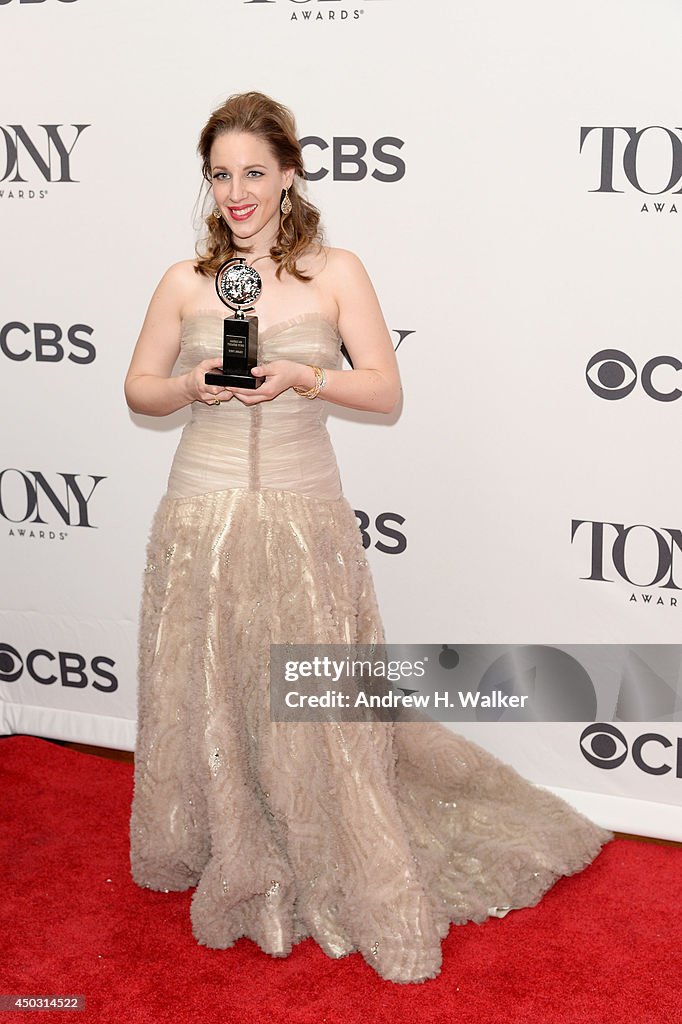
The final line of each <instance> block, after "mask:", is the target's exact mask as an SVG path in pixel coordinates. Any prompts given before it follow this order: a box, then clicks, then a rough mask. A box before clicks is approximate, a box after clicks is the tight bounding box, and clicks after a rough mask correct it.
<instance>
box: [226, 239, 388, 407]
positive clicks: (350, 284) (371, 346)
mask: <svg viewBox="0 0 682 1024" xmlns="http://www.w3.org/2000/svg"><path fill="white" fill-rule="evenodd" d="M320 276H321V278H324V287H325V288H326V289H327V290H328V291H329V292H331V294H332V296H333V298H334V300H335V301H336V305H337V307H338V311H339V319H338V324H339V332H340V334H341V336H342V338H343V340H344V343H345V346H346V349H347V350H348V354H349V355H350V357H351V359H352V360H353V369H352V370H327V371H326V374H327V385H326V387H325V388H324V389H323V390H322V391H320V393H319V396H318V397H319V398H323V399H324V400H325V401H327V402H333V403H334V404H336V405H343V406H346V407H348V408H350V409H361V410H367V411H369V412H383V413H390V412H392V411H393V409H394V408H395V406H396V404H397V402H398V400H399V398H400V390H401V389H400V374H399V372H398V363H397V360H396V356H395V351H394V349H393V344H392V342H391V336H390V334H389V331H388V328H387V326H386V322H385V320H384V317H383V314H382V312H381V307H380V306H379V301H378V299H377V296H376V293H375V291H374V288H373V286H372V282H371V281H370V279H369V277H368V275H367V271H366V270H365V268H364V267H363V265H362V263H361V262H360V260H359V259H358V258H357V256H355V255H353V253H351V252H347V251H346V250H344V249H335V250H334V249H332V250H330V251H329V252H328V259H327V265H326V267H325V269H324V271H323V272H322V274H321V275H320ZM321 283H322V282H321ZM253 373H254V375H256V376H262V377H265V378H266V380H265V382H264V383H263V384H262V385H261V387H259V388H258V390H257V392H256V393H255V394H254V392H253V391H245V390H244V389H235V390H234V392H233V393H234V394H235V395H236V397H237V398H239V400H240V401H242V402H244V404H246V405H254V404H255V403H257V402H267V401H270V400H271V399H273V398H276V397H277V395H280V394H281V393H282V392H283V391H286V389H287V388H290V387H295V386H298V385H301V386H303V387H306V388H310V387H312V386H313V384H314V382H315V375H314V373H313V371H312V369H311V368H310V366H306V365H305V364H303V363H295V362H293V361H290V360H286V359H282V360H275V361H274V362H272V363H266V364H264V365H263V366H258V367H255V368H254V370H253ZM301 401H304V402H305V401H308V399H306V398H302V399H301Z"/></svg>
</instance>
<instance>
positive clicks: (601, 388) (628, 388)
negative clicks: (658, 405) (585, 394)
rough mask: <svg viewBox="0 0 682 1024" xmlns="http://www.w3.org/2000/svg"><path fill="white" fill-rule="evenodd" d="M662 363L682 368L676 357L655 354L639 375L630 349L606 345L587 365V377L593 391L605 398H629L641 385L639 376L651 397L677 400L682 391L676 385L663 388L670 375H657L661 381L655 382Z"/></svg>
mask: <svg viewBox="0 0 682 1024" xmlns="http://www.w3.org/2000/svg"><path fill="white" fill-rule="evenodd" d="M659 366H669V367H672V369H673V370H674V371H678V370H682V362H681V361H680V360H679V359H677V357H676V356H655V357H654V358H653V359H649V361H648V362H646V363H645V364H644V366H643V367H642V372H641V373H640V374H639V375H638V373H637V367H636V365H635V363H634V360H632V359H631V358H630V356H629V355H628V354H627V353H626V352H621V351H620V349H617V348H605V349H602V351H601V352H596V353H595V354H594V355H593V356H592V358H591V359H590V361H589V362H588V364H587V366H586V367H585V377H586V379H587V384H588V387H589V388H590V390H591V391H592V392H594V394H595V395H597V397H598V398H605V399H607V400H608V401H615V400H617V399H619V398H627V396H628V395H629V394H631V393H632V391H634V389H635V387H636V386H637V379H638V376H639V381H640V384H641V386H642V388H643V390H644V391H645V392H646V393H647V395H648V396H649V398H653V399H654V400H655V401H657V402H674V401H675V400H676V399H678V398H679V397H680V396H681V395H682V390H680V388H676V387H672V388H670V390H668V391H663V390H662V387H663V383H664V381H665V379H666V377H667V376H668V375H663V376H661V375H657V382H658V383H657V384H654V382H653V376H654V371H655V370H657V369H658V368H659ZM669 379H670V378H669V377H668V380H669ZM673 379H674V378H673ZM680 383H682V378H680Z"/></svg>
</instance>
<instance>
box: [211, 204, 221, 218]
mask: <svg viewBox="0 0 682 1024" xmlns="http://www.w3.org/2000/svg"><path fill="white" fill-rule="evenodd" d="M211 216H212V217H215V219H216V220H220V218H221V217H222V213H221V212H220V208H219V207H218V206H214V207H213V213H212V214H211Z"/></svg>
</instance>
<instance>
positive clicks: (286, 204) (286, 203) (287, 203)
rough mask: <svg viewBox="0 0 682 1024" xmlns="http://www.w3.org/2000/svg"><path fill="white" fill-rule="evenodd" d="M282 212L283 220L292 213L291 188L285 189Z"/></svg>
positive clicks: (281, 205)
mask: <svg viewBox="0 0 682 1024" xmlns="http://www.w3.org/2000/svg"><path fill="white" fill-rule="evenodd" d="M279 208H280V211H281V213H282V219H284V218H285V217H288V216H289V214H290V213H291V199H289V186H288V185H287V187H286V188H285V189H284V194H283V196H282V200H281V202H280V204H279Z"/></svg>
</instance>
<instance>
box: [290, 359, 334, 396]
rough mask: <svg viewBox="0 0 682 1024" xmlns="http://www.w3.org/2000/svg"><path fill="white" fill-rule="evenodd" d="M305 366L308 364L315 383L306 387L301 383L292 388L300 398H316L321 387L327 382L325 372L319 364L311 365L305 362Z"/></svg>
mask: <svg viewBox="0 0 682 1024" xmlns="http://www.w3.org/2000/svg"><path fill="white" fill-rule="evenodd" d="M306 366H310V369H311V370H312V371H313V373H314V374H315V383H314V384H313V386H312V387H311V388H306V387H303V385H301V384H297V385H296V386H295V387H294V389H293V390H294V391H295V392H296V394H297V395H300V396H301V397H302V398H317V396H318V395H319V393H320V391H321V390H322V388H323V387H325V386H326V384H327V374H326V373H325V372H324V370H323V369H322V368H321V367H319V366H312V365H311V364H310V363H306Z"/></svg>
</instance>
